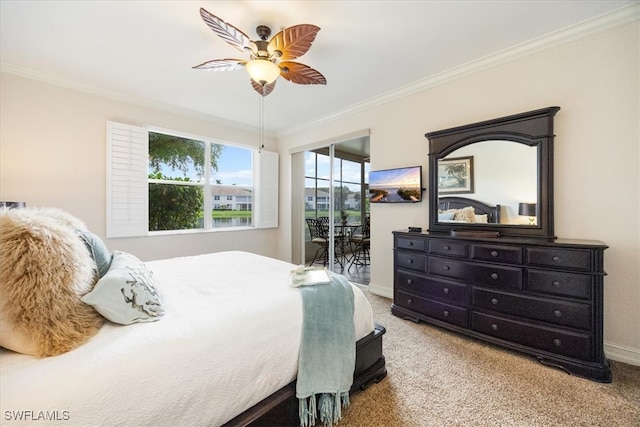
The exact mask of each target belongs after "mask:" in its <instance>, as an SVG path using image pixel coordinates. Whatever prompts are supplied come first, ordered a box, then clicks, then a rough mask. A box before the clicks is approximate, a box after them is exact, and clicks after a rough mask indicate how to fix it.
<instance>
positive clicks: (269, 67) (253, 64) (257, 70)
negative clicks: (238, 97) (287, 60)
mask: <svg viewBox="0 0 640 427" xmlns="http://www.w3.org/2000/svg"><path fill="white" fill-rule="evenodd" d="M246 68H247V72H248V73H249V75H250V76H251V79H252V80H254V81H256V82H258V83H260V84H263V85H267V84H270V83H273V82H274V81H275V80H276V79H277V78H278V76H279V75H280V67H278V66H277V65H276V64H274V63H273V62H271V61H269V60H268V59H254V60H252V61H249V62H247V64H246Z"/></svg>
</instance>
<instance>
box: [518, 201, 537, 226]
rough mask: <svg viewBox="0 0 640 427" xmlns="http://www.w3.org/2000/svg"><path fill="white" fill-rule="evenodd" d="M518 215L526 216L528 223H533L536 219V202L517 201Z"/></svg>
mask: <svg viewBox="0 0 640 427" xmlns="http://www.w3.org/2000/svg"><path fill="white" fill-rule="evenodd" d="M518 215H521V216H528V217H529V225H534V224H535V221H536V204H535V203H518Z"/></svg>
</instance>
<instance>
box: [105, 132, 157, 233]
mask: <svg viewBox="0 0 640 427" xmlns="http://www.w3.org/2000/svg"><path fill="white" fill-rule="evenodd" d="M148 157H149V132H148V131H147V129H144V128H141V127H138V126H131V125H126V124H122V123H116V122H109V121H108V122H107V237H132V236H146V235H147V234H148V233H149V185H148V170H149V160H148Z"/></svg>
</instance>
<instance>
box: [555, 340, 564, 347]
mask: <svg viewBox="0 0 640 427" xmlns="http://www.w3.org/2000/svg"><path fill="white" fill-rule="evenodd" d="M553 345H555V346H556V347H560V346H561V345H562V341H560V339H558V338H555V339H554V340H553Z"/></svg>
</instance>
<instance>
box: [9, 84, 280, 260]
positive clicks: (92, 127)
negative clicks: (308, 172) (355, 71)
mask: <svg viewBox="0 0 640 427" xmlns="http://www.w3.org/2000/svg"><path fill="white" fill-rule="evenodd" d="M0 94H1V96H0V102H1V104H0V124H1V126H0V200H24V201H26V202H27V204H28V205H29V206H48V207H58V208H62V209H65V210H67V211H69V212H71V213H72V214H74V215H76V216H77V217H79V218H80V219H82V220H83V221H84V222H85V223H86V224H87V226H88V227H89V229H90V230H92V231H93V232H95V233H96V234H98V235H100V236H101V237H102V238H104V237H105V234H106V233H105V232H106V219H105V218H106V165H107V161H106V122H107V120H113V121H119V122H122V123H128V124H132V125H138V126H142V125H154V126H158V127H162V128H167V129H173V130H179V131H182V132H186V133H189V134H194V135H202V136H209V137H214V138H219V139H221V140H223V141H233V142H237V143H243V144H253V145H257V141H256V134H257V132H256V131H255V130H254V131H239V130H234V129H230V128H228V127H223V126H220V125H219V124H217V123H215V122H212V121H206V120H204V119H193V118H187V117H186V115H181V114H176V113H175V112H172V111H168V110H167V111H163V110H158V109H153V108H147V107H143V106H140V105H136V104H132V103H128V102H122V101H117V100H114V99H110V98H106V97H101V96H96V95H91V94H87V93H82V92H78V91H74V90H70V89H66V88H63V87H59V86H52V85H49V84H44V83H40V82H37V81H35V80H31V79H25V78H21V77H16V76H14V75H10V74H6V73H3V74H2V75H1V77H0ZM266 148H267V149H271V150H275V149H276V147H275V145H274V142H273V141H272V140H268V141H266ZM276 236H277V229H266V230H250V231H235V232H209V233H199V234H186V235H172V236H154V237H146V238H120V239H108V240H106V244H107V246H108V247H109V249H111V250H121V251H126V252H131V253H133V254H136V255H137V256H138V257H140V258H141V259H143V260H145V261H148V260H153V259H160V258H169V257H175V256H181V255H195V254H200V253H206V252H218V251H222V250H246V251H252V252H256V253H259V254H262V255H267V256H272V257H277V255H278V254H277V251H276V248H275V247H274V245H273V243H272V242H273V241H274V240H275V238H276Z"/></svg>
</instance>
